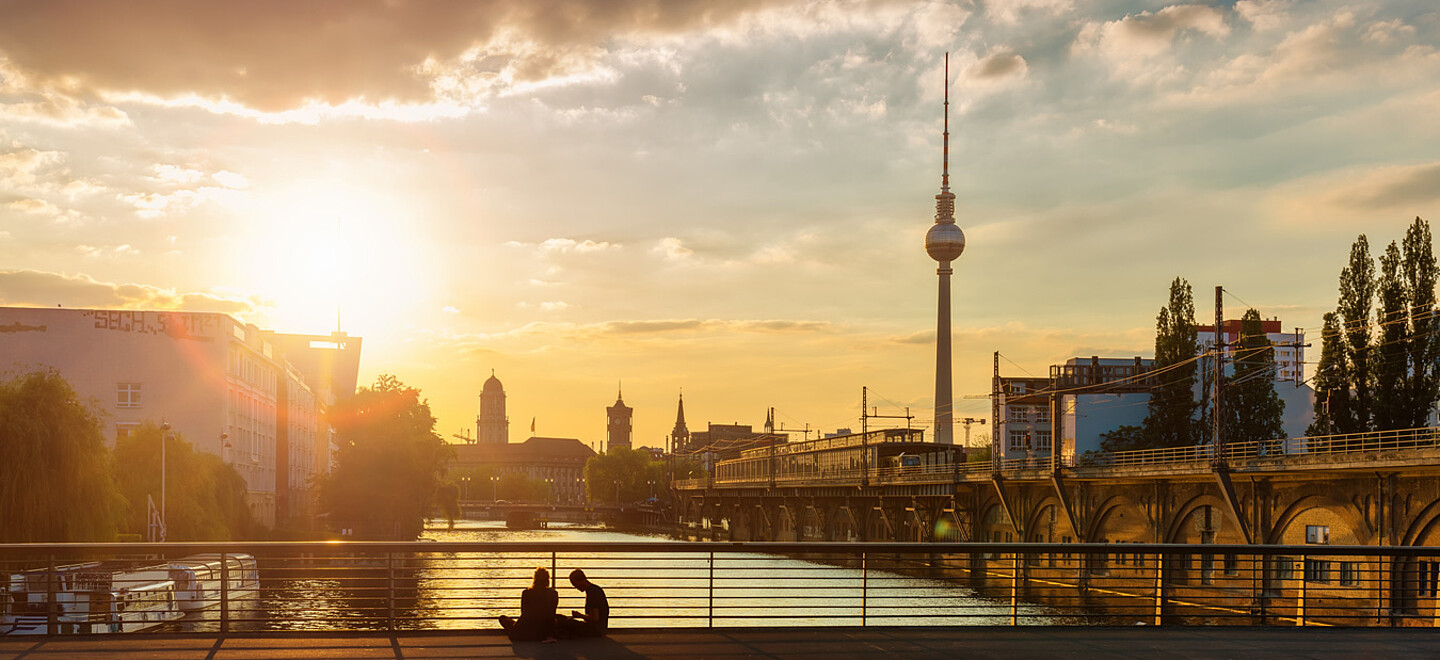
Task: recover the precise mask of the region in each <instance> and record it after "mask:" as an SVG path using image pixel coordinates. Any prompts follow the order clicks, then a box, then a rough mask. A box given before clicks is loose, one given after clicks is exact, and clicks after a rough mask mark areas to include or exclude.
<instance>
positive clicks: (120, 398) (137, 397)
mask: <svg viewBox="0 0 1440 660" xmlns="http://www.w3.org/2000/svg"><path fill="white" fill-rule="evenodd" d="M140 402H141V394H140V383H119V384H117V385H116V386H115V407H116V408H139V407H140Z"/></svg>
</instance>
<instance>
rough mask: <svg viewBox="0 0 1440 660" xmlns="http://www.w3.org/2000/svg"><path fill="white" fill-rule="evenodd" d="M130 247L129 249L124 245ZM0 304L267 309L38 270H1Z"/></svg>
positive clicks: (244, 301)
mask: <svg viewBox="0 0 1440 660" xmlns="http://www.w3.org/2000/svg"><path fill="white" fill-rule="evenodd" d="M121 247H122V248H128V247H129V246H121ZM0 302H3V303H4V304H7V305H41V306H46V307H48V306H50V305H56V304H59V305H64V306H66V307H104V308H110V309H149V310H174V311H190V312H221V313H225V314H239V315H244V314H251V313H254V312H255V311H256V310H257V309H259V308H260V307H262V306H264V305H263V302H262V301H261V300H260V299H258V298H255V297H253V296H252V297H241V296H235V295H230V294H222V293H211V292H200V291H175V290H173V289H163V288H160V287H155V286H150V285H145V284H117V283H114V282H104V281H101V280H97V279H95V278H93V277H90V276H89V275H84V274H80V275H66V274H63V273H50V272H44V271H36V270H6V271H0Z"/></svg>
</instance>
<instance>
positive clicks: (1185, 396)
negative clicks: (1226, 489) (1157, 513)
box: [1135, 277, 1204, 449]
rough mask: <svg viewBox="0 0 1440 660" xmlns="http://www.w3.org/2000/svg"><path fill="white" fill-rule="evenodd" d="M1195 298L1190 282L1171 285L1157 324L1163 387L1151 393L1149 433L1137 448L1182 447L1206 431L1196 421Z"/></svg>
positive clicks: (1157, 358) (1157, 353)
mask: <svg viewBox="0 0 1440 660" xmlns="http://www.w3.org/2000/svg"><path fill="white" fill-rule="evenodd" d="M1198 352H1199V345H1198V343H1197V340H1196V337H1195V299H1194V295H1193V294H1192V293H1191V290H1190V283H1189V282H1186V281H1185V280H1184V279H1181V278H1179V277H1177V278H1175V281H1174V282H1171V283H1170V302H1169V303H1168V304H1167V305H1166V306H1165V307H1162V308H1160V314H1159V316H1157V317H1156V323H1155V371H1156V372H1158V373H1159V374H1160V381H1161V382H1160V384H1159V385H1156V386H1155V388H1154V389H1153V390H1152V391H1151V393H1150V405H1149V411H1148V414H1146V416H1145V426H1144V428H1145V433H1144V438H1143V440H1142V441H1141V442H1140V443H1138V444H1139V445H1140V446H1137V447H1135V448H1136V449H1140V448H1146V447H1179V446H1183V445H1191V444H1195V443H1197V442H1199V441H1200V439H1201V434H1202V433H1203V432H1204V428H1203V427H1202V426H1200V425H1199V424H1197V423H1196V422H1195V414H1196V411H1197V410H1198V409H1199V408H1198V405H1197V404H1196V402H1195V391H1194V390H1195V374H1196V362H1197V359H1196V354H1197V353H1198Z"/></svg>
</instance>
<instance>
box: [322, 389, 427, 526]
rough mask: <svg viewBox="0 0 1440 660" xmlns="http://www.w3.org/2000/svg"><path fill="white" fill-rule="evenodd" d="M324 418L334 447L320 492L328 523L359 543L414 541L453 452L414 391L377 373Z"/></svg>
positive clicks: (417, 392)
mask: <svg viewBox="0 0 1440 660" xmlns="http://www.w3.org/2000/svg"><path fill="white" fill-rule="evenodd" d="M332 420H333V423H334V427H335V432H336V438H337V440H338V441H339V444H340V450H339V456H338V459H337V464H336V468H335V471H334V473H332V474H331V475H330V476H329V478H327V479H325V480H323V481H322V482H321V493H322V501H323V502H324V504H325V507H326V509H327V510H328V511H329V512H330V513H331V515H332V516H333V519H334V521H335V523H336V524H337V525H339V526H342V527H348V528H351V529H354V530H356V535H357V536H360V537H364V538H384V539H406V540H408V539H413V538H415V537H417V536H419V534H420V532H421V531H422V529H423V526H424V519H425V514H426V513H427V512H428V511H429V510H430V508H431V505H432V503H433V502H434V501H435V496H436V491H437V488H438V487H439V485H440V476H441V475H442V474H444V471H445V462H446V461H447V460H448V459H449V458H450V456H451V454H452V453H453V450H452V449H451V448H449V447H448V446H447V445H446V444H445V442H444V441H443V440H441V439H440V436H439V435H437V434H436V433H435V417H434V416H433V415H431V414H430V405H429V404H428V403H427V402H425V401H424V400H422V399H421V398H420V391H419V390H417V389H415V388H412V387H409V386H407V385H405V384H404V383H402V382H400V381H399V380H398V379H397V378H395V377H394V376H391V375H388V374H387V375H382V376H380V377H379V378H377V379H376V380H375V384H374V385H373V386H371V387H368V388H366V387H362V388H360V390H359V391H357V392H356V393H355V394H354V396H351V397H348V398H346V399H344V400H342V401H340V402H338V403H337V404H336V407H335V411H334V413H333V414H332Z"/></svg>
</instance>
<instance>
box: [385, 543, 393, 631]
mask: <svg viewBox="0 0 1440 660" xmlns="http://www.w3.org/2000/svg"><path fill="white" fill-rule="evenodd" d="M385 627H386V629H387V630H389V631H391V632H394V631H395V553H393V552H386V553H385Z"/></svg>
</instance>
